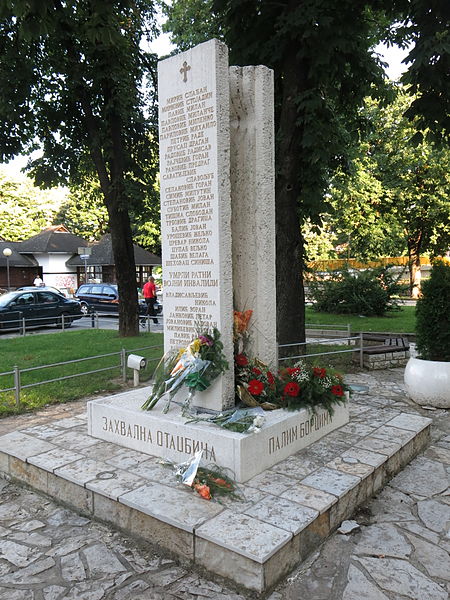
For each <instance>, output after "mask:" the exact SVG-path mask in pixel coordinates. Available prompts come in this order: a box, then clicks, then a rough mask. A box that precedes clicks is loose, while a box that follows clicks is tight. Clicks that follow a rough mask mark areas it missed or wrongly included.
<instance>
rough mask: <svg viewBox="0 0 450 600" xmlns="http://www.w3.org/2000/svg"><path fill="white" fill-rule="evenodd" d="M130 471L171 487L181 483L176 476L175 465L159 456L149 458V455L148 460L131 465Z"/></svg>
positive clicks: (145, 478)
mask: <svg viewBox="0 0 450 600" xmlns="http://www.w3.org/2000/svg"><path fill="white" fill-rule="evenodd" d="M128 471H129V472H130V473H133V474H134V475H138V476H139V477H141V478H142V479H144V480H150V481H156V482H157V483H162V484H164V485H168V486H170V487H179V485H180V482H179V481H178V480H177V479H176V477H175V469H174V467H173V466H170V465H168V464H164V463H163V462H162V460H161V459H159V458H148V456H147V460H146V461H144V462H141V463H139V464H138V465H136V466H135V467H130V468H129V469H128ZM145 483H147V481H146V482H145Z"/></svg>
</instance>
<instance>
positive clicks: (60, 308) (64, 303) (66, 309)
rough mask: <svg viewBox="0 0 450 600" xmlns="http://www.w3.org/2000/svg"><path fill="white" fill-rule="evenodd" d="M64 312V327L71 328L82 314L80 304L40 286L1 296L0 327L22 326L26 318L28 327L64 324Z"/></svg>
mask: <svg viewBox="0 0 450 600" xmlns="http://www.w3.org/2000/svg"><path fill="white" fill-rule="evenodd" d="M63 315H64V326H65V327H70V325H71V324H72V321H74V320H75V319H81V317H82V316H83V313H82V312H81V305H80V303H79V302H78V301H76V300H71V299H69V298H65V297H64V296H60V295H59V294H55V293H54V292H52V291H49V290H46V289H45V288H40V287H36V288H34V289H30V290H27V291H15V292H7V293H6V294H3V295H2V296H0V327H2V328H3V329H6V328H8V329H12V328H19V327H21V326H22V323H23V319H25V325H26V326H29V325H33V326H34V325H48V324H53V323H56V324H57V325H58V326H59V327H62V316H63Z"/></svg>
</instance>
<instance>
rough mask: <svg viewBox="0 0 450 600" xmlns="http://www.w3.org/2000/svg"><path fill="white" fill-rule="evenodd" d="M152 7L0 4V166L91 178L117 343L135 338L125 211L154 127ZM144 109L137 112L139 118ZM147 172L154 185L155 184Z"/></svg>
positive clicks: (143, 169) (50, 178)
mask: <svg viewBox="0 0 450 600" xmlns="http://www.w3.org/2000/svg"><path fill="white" fill-rule="evenodd" d="M154 33H155V24H154V5H153V2H152V1H151V0H78V1H74V0H71V1H68V2H64V1H63V0H41V1H40V2H23V1H22V0H5V1H4V2H2V4H1V6H0V50H1V52H0V87H1V89H2V90H4V91H5V93H4V94H3V93H2V98H1V100H0V125H1V126H0V130H1V131H2V134H1V135H0V160H1V161H5V160H8V159H9V158H11V157H12V156H14V155H16V154H18V153H20V152H24V151H25V152H30V151H31V150H35V149H36V148H37V149H39V150H41V153H42V154H41V156H40V157H39V158H37V159H33V160H31V161H30V163H29V165H28V167H29V169H30V172H31V173H32V175H33V176H34V178H35V180H36V182H37V183H38V184H39V185H43V186H49V185H54V184H56V183H67V182H70V184H72V185H74V184H77V183H79V182H80V181H81V180H82V179H84V178H86V177H89V176H94V175H95V176H96V177H97V178H98V181H99V186H100V189H101V193H102V195H103V199H104V202H105V206H106V208H107V211H108V219H109V229H110V232H111V237H112V243H113V252H114V259H115V263H116V270H117V282H118V286H119V291H120V294H121V299H122V302H121V304H120V311H119V328H120V333H121V335H135V334H137V333H138V314H137V289H136V280H135V265H134V255H133V241H132V230H131V223H130V216H129V209H130V208H134V209H136V210H137V209H138V207H139V205H140V204H141V203H142V198H143V197H144V196H145V188H146V187H147V186H148V184H149V181H148V176H149V170H148V168H147V167H148V166H149V163H150V160H151V154H152V150H151V146H152V144H153V145H154V144H155V143H156V141H155V137H154V136H153V137H152V135H151V133H152V124H154V123H155V119H156V116H155V109H154V104H155V98H154V86H153V87H150V88H148V89H149V90H150V91H149V94H148V95H147V97H146V96H145V93H144V88H143V86H142V83H143V80H144V77H145V76H146V75H148V74H150V76H151V81H152V82H153V83H154V82H155V66H156V65H155V63H156V57H155V56H153V55H150V54H148V53H146V52H144V51H143V50H142V48H141V41H142V39H143V38H144V37H146V38H150V37H151V36H152V35H153V34H154ZM144 107H145V110H146V112H145V113H144ZM155 177H156V174H154V177H153V179H155Z"/></svg>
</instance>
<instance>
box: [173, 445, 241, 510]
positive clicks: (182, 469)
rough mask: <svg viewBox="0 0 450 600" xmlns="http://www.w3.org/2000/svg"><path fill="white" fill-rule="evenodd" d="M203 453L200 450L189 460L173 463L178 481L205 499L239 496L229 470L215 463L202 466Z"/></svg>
mask: <svg viewBox="0 0 450 600" xmlns="http://www.w3.org/2000/svg"><path fill="white" fill-rule="evenodd" d="M202 455H203V450H199V451H198V452H196V453H195V454H194V456H193V457H192V458H190V459H189V460H187V461H185V462H183V463H180V464H178V465H172V466H173V467H174V469H175V477H176V478H177V479H178V481H180V482H181V483H183V484H184V485H188V486H190V487H191V488H192V489H193V490H194V491H195V492H196V493H197V494H198V495H199V496H201V497H202V498H204V499H205V500H211V499H218V498H220V496H228V497H232V498H236V499H237V498H239V495H238V494H237V490H236V484H235V483H234V481H233V480H232V479H231V477H230V476H229V475H228V474H227V472H226V471H227V470H226V469H222V468H220V467H218V466H217V465H214V464H211V465H207V466H202V465H201V459H202ZM219 501H220V500H219Z"/></svg>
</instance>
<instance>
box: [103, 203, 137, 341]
mask: <svg viewBox="0 0 450 600" xmlns="http://www.w3.org/2000/svg"><path fill="white" fill-rule="evenodd" d="M121 200H122V199H121V198H118V197H117V194H116V193H114V192H113V193H112V194H111V196H110V197H109V198H107V199H106V206H107V209H108V215H109V227H110V230H111V242H112V249H113V254H114V262H115V265H116V277H117V287H118V290H119V297H120V302H119V335H121V336H135V335H139V315H138V294H137V283H136V266H135V262H134V250H133V239H132V235H131V226H130V219H129V216H128V211H127V210H126V209H121V206H120V205H121Z"/></svg>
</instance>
